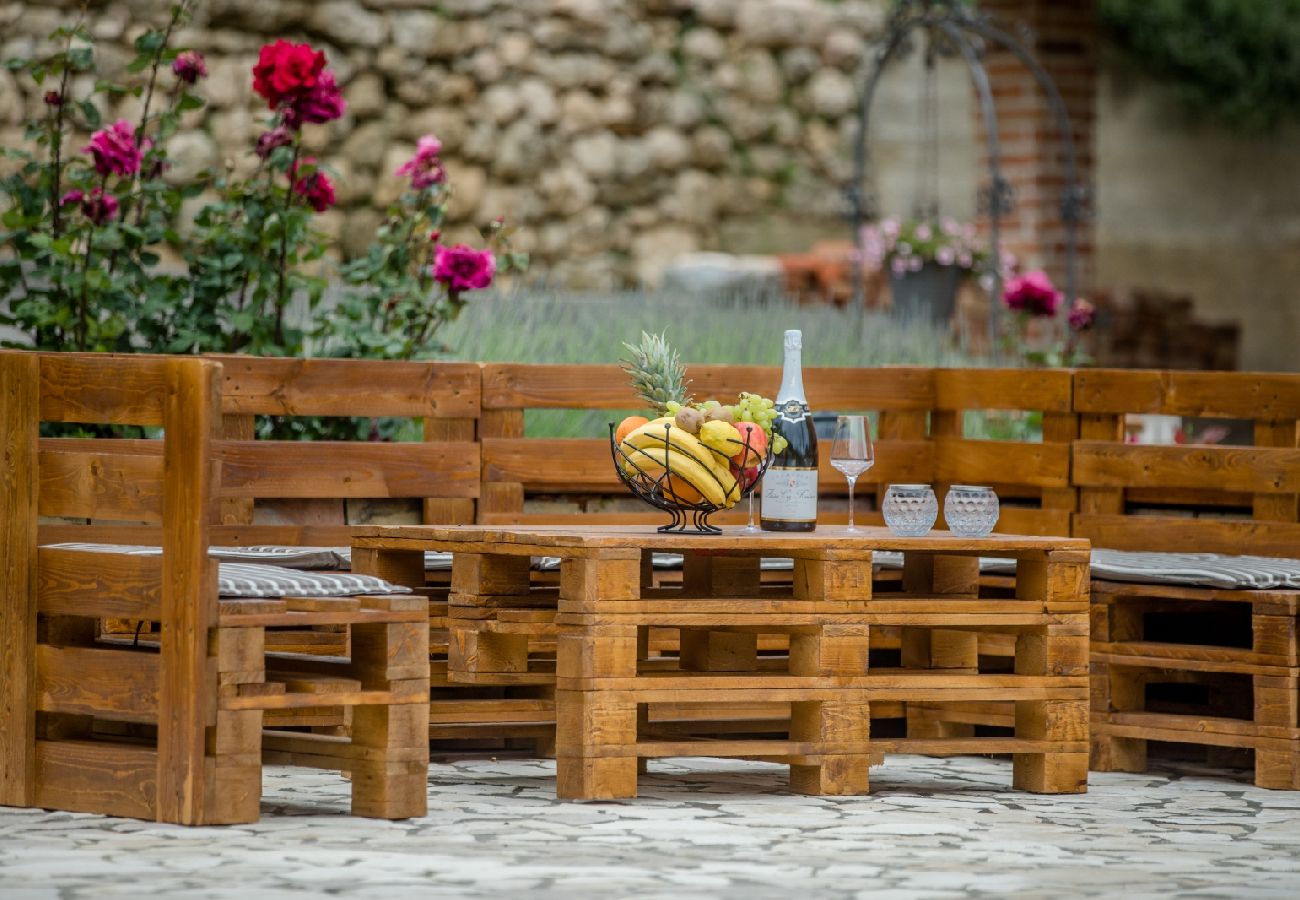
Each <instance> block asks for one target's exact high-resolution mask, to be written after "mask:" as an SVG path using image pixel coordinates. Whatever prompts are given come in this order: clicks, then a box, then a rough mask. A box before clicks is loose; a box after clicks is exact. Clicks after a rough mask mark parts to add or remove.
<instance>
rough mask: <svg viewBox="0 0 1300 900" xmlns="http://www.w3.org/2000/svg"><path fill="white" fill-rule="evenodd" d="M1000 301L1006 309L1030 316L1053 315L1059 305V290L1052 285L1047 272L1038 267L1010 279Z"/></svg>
mask: <svg viewBox="0 0 1300 900" xmlns="http://www.w3.org/2000/svg"><path fill="white" fill-rule="evenodd" d="M1002 302H1003V303H1005V304H1006V305H1007V309H1014V310H1016V311H1017V312H1024V313H1029V314H1030V315H1031V316H1054V315H1056V309H1057V307H1059V306H1060V305H1061V292H1060V291H1058V290H1057V289H1056V288H1055V287H1054V286H1053V285H1052V279H1050V278H1048V277H1047V273H1046V272H1044V271H1043V270H1042V269H1038V270H1036V271H1033V272H1030V273H1029V274H1027V275H1021V276H1020V277H1019V278H1013V279H1011V281H1010V282H1008V283H1007V288H1006V292H1005V293H1004V294H1003V295H1002Z"/></svg>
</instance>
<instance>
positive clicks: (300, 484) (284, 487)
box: [214, 441, 612, 498]
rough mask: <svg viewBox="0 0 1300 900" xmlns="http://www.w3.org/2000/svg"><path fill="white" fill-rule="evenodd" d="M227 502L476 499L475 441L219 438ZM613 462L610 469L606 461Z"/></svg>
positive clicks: (219, 454) (477, 467) (476, 457)
mask: <svg viewBox="0 0 1300 900" xmlns="http://www.w3.org/2000/svg"><path fill="white" fill-rule="evenodd" d="M214 449H215V451H216V453H217V455H218V457H219V458H220V459H221V463H222V469H221V493H222V495H223V496H226V497H299V498H309V497H327V498H335V497H340V498H352V497H477V496H478V493H479V461H478V448H477V446H476V445H474V444H461V443H456V444H453V443H447V444H430V443H424V442H410V443H392V444H381V443H363V442H359V441H309V442H302V443H298V442H293V443H289V442H279V441H218V442H216V446H215V448H214ZM611 465H612V464H611Z"/></svg>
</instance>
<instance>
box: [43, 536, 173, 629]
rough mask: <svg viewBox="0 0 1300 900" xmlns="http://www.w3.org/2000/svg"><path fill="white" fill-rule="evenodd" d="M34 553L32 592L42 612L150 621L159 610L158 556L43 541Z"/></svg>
mask: <svg viewBox="0 0 1300 900" xmlns="http://www.w3.org/2000/svg"><path fill="white" fill-rule="evenodd" d="M98 527H100V530H101V531H102V530H103V529H102V526H98ZM101 536H102V535H101ZM37 559H38V560H39V566H38V573H39V574H38V576H37V579H36V598H37V608H38V610H39V611H40V612H42V613H45V614H47V615H65V616H97V617H105V618H121V619H145V620H147V621H150V622H156V621H158V620H159V618H160V616H161V613H162V593H163V592H162V572H163V561H162V557H161V556H127V555H126V554H120V553H89V552H85V551H81V550H64V549H58V548H54V547H42V548H40V549H39V550H38V551H37Z"/></svg>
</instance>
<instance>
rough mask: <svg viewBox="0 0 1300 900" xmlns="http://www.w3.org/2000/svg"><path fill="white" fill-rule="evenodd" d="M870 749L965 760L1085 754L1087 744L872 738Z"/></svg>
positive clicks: (965, 739)
mask: <svg viewBox="0 0 1300 900" xmlns="http://www.w3.org/2000/svg"><path fill="white" fill-rule="evenodd" d="M945 712H946V711H945ZM979 724H983V722H980V723H979ZM871 749H872V750H873V751H877V750H879V751H881V752H884V753H919V754H921V755H923V756H969V755H975V754H991V753H1087V752H1088V744H1087V742H1086V741H1057V740H1031V739H1028V738H1014V737H945V738H872V739H871Z"/></svg>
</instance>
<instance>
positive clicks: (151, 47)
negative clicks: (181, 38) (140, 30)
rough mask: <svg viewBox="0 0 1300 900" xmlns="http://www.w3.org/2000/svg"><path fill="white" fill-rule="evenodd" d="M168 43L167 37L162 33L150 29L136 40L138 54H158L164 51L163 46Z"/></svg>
mask: <svg viewBox="0 0 1300 900" xmlns="http://www.w3.org/2000/svg"><path fill="white" fill-rule="evenodd" d="M166 42H167V35H166V34H164V33H163V32H161V31H157V30H155V29H150V30H149V31H146V32H145V33H144V34H142V35H140V36H139V37H138V38H136V39H135V52H136V53H157V52H158V51H159V50H161V49H162V47H163V44H165V43H166Z"/></svg>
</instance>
